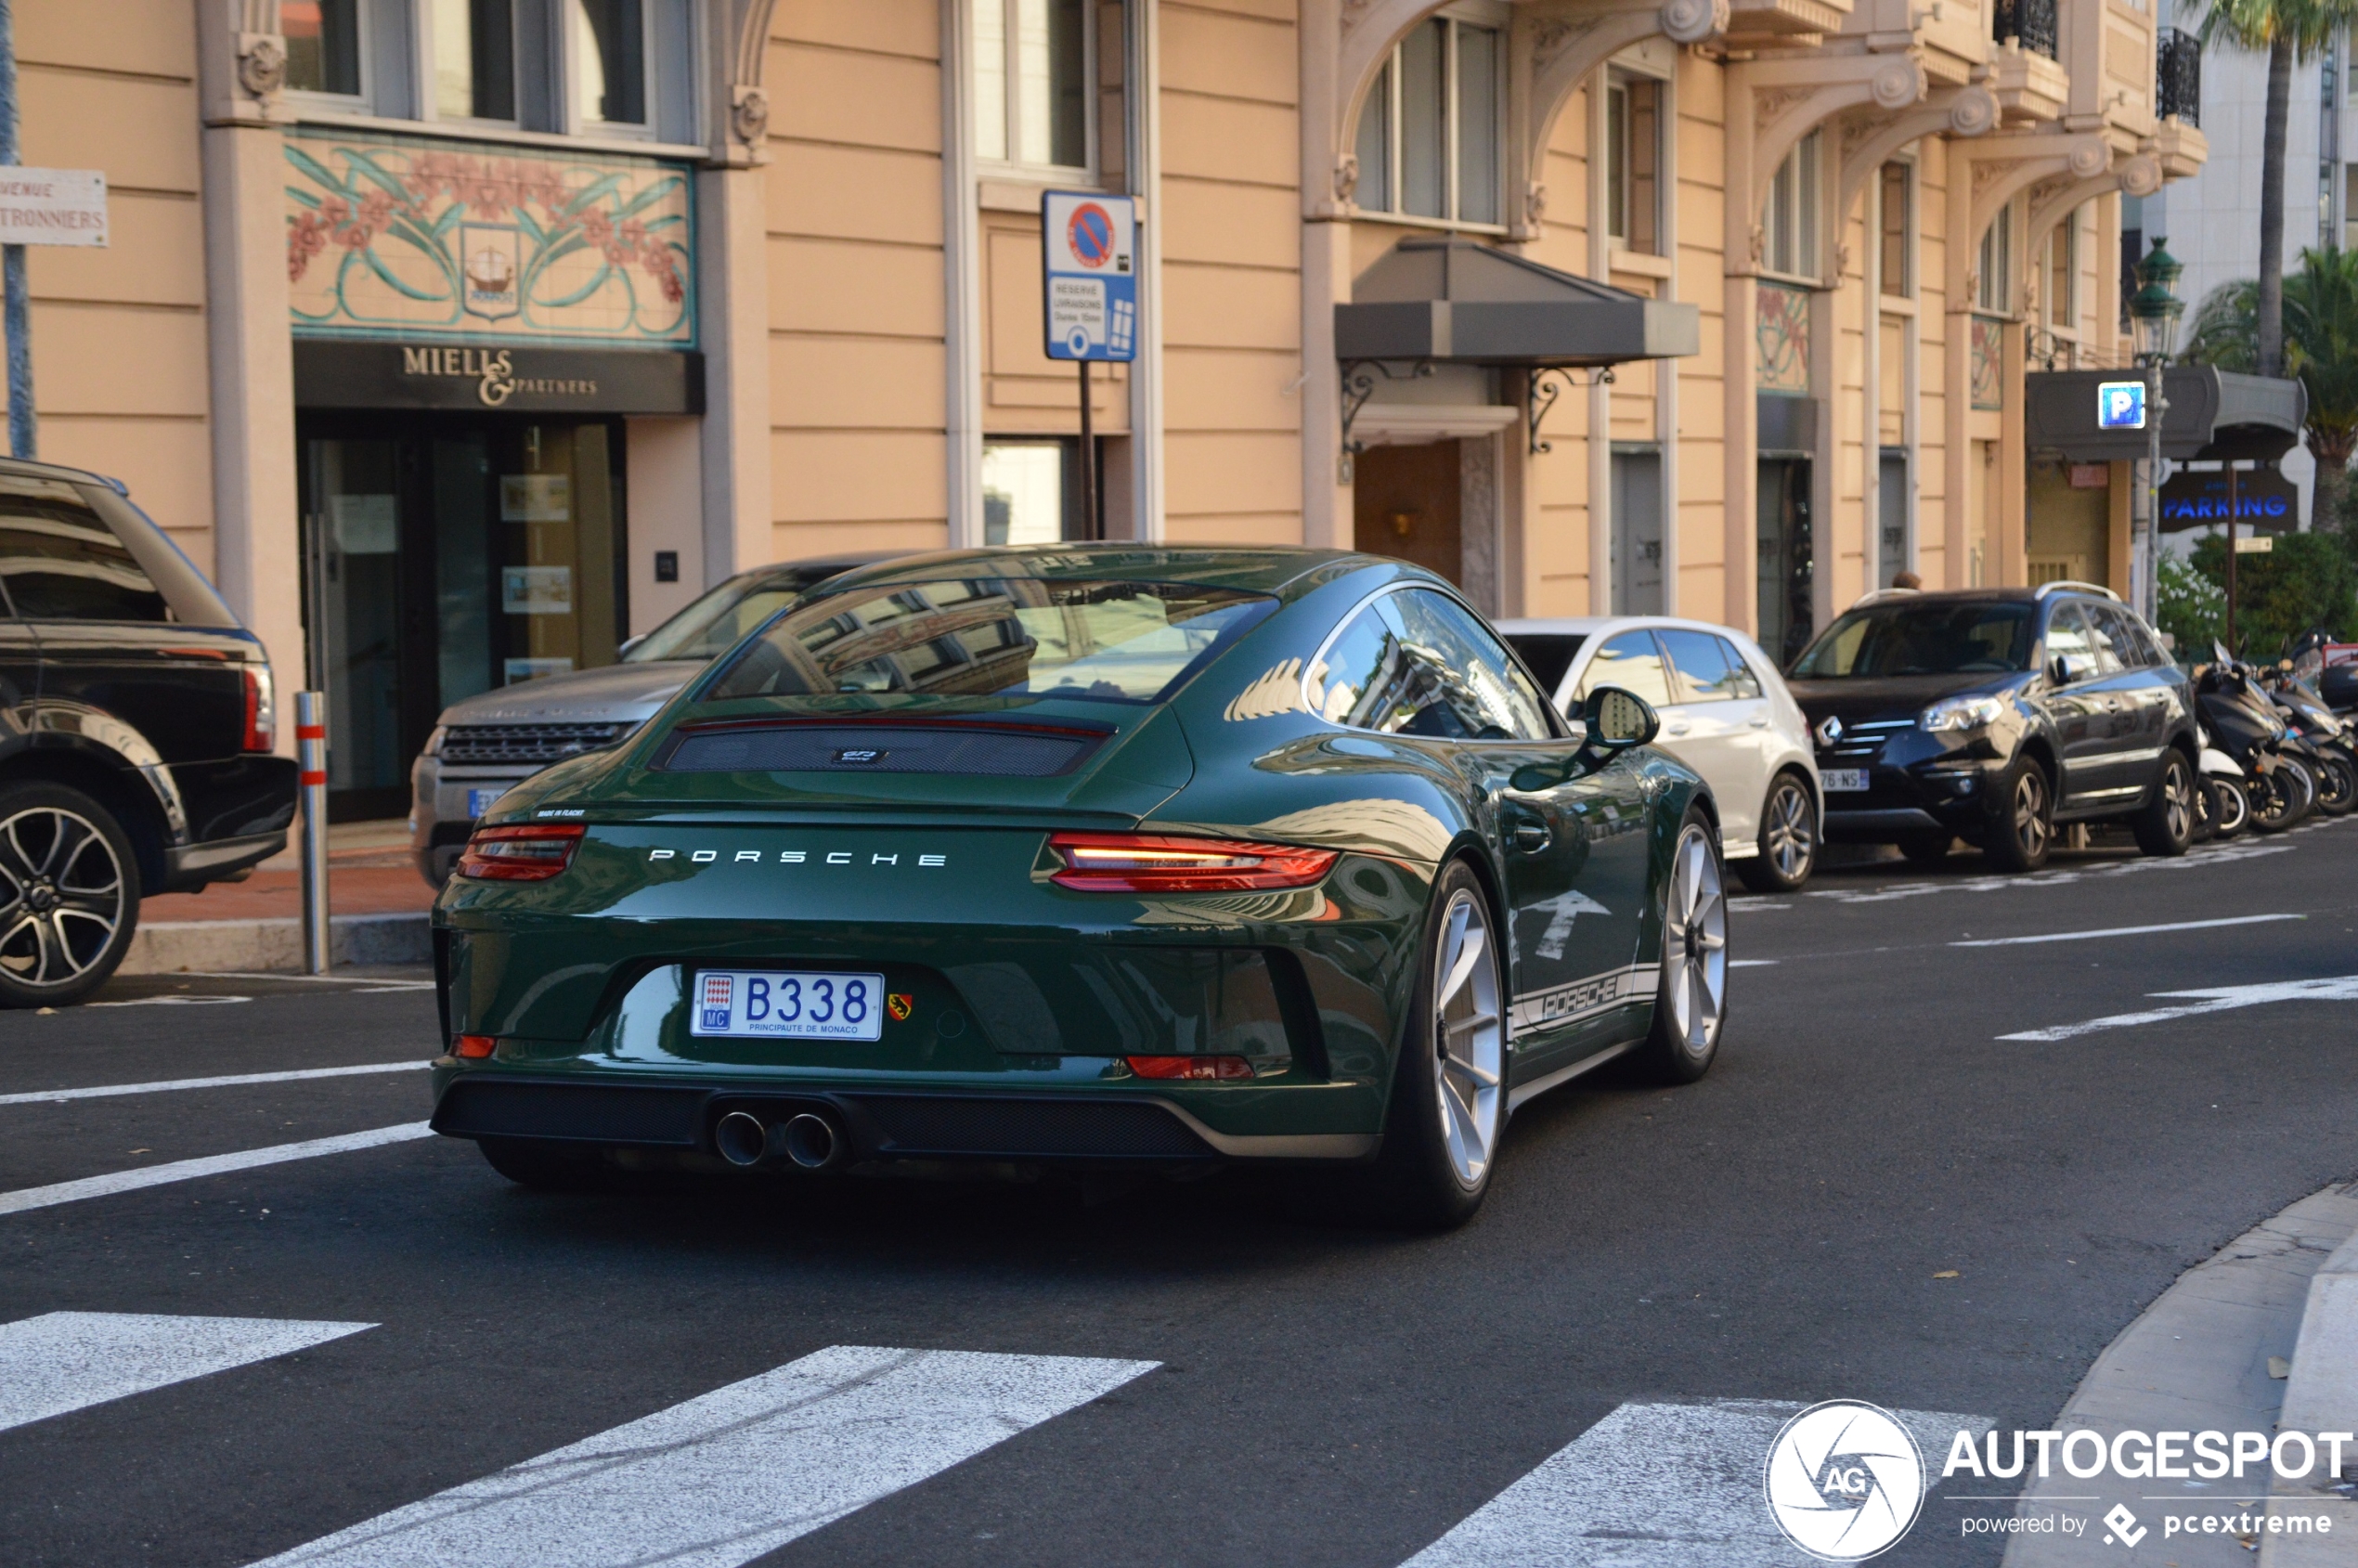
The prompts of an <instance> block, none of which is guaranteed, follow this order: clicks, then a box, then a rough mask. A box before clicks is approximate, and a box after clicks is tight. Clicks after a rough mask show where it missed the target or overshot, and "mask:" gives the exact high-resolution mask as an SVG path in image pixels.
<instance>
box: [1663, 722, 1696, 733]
mask: <svg viewBox="0 0 2358 1568" xmlns="http://www.w3.org/2000/svg"><path fill="white" fill-rule="evenodd" d="M1693 727H1694V726H1692V725H1691V724H1689V723H1688V722H1687V721H1686V720H1685V719H1680V720H1679V721H1678V723H1676V724H1673V725H1671V726H1670V727H1669V731H1668V732H1669V733H1670V734H1674V735H1683V734H1685V733H1686V732H1688V731H1689V730H1691V729H1692V728H1693Z"/></svg>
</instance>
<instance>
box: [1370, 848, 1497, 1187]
mask: <svg viewBox="0 0 2358 1568" xmlns="http://www.w3.org/2000/svg"><path fill="white" fill-rule="evenodd" d="M1498 930H1499V926H1498V922H1497V920H1496V916H1495V914H1493V911H1492V908H1491V904H1490V900H1489V897H1488V895H1487V894H1486V893H1485V892H1484V891H1483V886H1482V882H1481V879H1480V878H1478V877H1477V876H1475V875H1474V873H1473V869H1472V867H1471V866H1470V865H1468V864H1467V863H1466V862H1464V861H1463V860H1456V861H1452V862H1449V863H1448V864H1447V865H1446V866H1445V867H1444V868H1443V870H1442V873H1441V875H1440V876H1439V877H1438V878H1437V879H1436V880H1435V882H1434V884H1433V891H1432V903H1431V905H1430V906H1429V909H1428V912H1427V914H1426V918H1425V935H1424V941H1423V947H1422V950H1421V952H1419V958H1418V973H1417V989H1416V994H1415V997H1414V998H1413V999H1412V1000H1411V1002H1410V1003H1409V1010H1408V1017H1407V1021H1406V1024H1405V1025H1404V1026H1403V1027H1402V1029H1401V1037H1400V1053H1399V1056H1398V1059H1397V1061H1396V1062H1395V1064H1394V1066H1393V1075H1392V1104H1391V1107H1390V1108H1389V1110H1388V1111H1387V1112H1386V1114H1385V1118H1384V1137H1383V1147H1382V1148H1381V1149H1380V1151H1379V1153H1378V1154H1377V1157H1376V1172H1375V1176H1376V1182H1375V1185H1376V1192H1375V1194H1374V1196H1375V1197H1376V1199H1377V1205H1376V1212H1377V1213H1378V1214H1379V1215H1380V1217H1381V1218H1382V1219H1383V1220H1385V1221H1386V1222H1388V1223H1390V1224H1393V1225H1404V1226H1406V1227H1408V1228H1411V1229H1416V1230H1453V1229H1455V1228H1456V1227H1458V1225H1463V1224H1465V1223H1466V1222H1467V1221H1468V1220H1470V1219H1471V1218H1473V1216H1474V1213H1475V1212H1476V1211H1477V1210H1479V1209H1480V1208H1481V1207H1482V1200H1483V1197H1484V1195H1486V1194H1487V1193H1488V1192H1489V1190H1490V1177H1491V1173H1492V1172H1493V1171H1495V1170H1496V1168H1497V1155H1498V1144H1499V1140H1500V1138H1501V1136H1502V1135H1503V1134H1505V1132H1506V1130H1507V1085H1506V1055H1507V1053H1506V1043H1507V1005H1508V997H1507V987H1506V978H1505V975H1504V972H1503V971H1502V970H1501V969H1500V967H1499V962H1498V935H1497V933H1498ZM1485 1076H1486V1077H1487V1078H1488V1079H1489V1082H1487V1083H1485V1082H1483V1078H1484V1077H1485Z"/></svg>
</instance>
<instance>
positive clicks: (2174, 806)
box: [2161, 763, 2195, 843]
mask: <svg viewBox="0 0 2358 1568" xmlns="http://www.w3.org/2000/svg"><path fill="white" fill-rule="evenodd" d="M2161 796H2162V801H2163V807H2162V810H2163V814H2164V817H2165V819H2166V820H2167V822H2168V823H2169V826H2170V840H2171V841H2172V842H2173V843H2183V842H2184V841H2185V839H2186V838H2187V837H2188V836H2191V835H2192V834H2193V832H2194V829H2195V802H2194V791H2193V790H2192V789H2191V788H2190V787H2188V785H2187V784H2186V770H2185V767H2184V765H2183V764H2182V763H2171V764H2170V766H2169V767H2168V768H2166V769H2164V770H2163V771H2162V775H2161Z"/></svg>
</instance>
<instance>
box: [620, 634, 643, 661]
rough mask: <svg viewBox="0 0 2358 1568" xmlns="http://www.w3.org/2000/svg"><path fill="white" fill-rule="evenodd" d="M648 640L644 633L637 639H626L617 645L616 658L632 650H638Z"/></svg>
mask: <svg viewBox="0 0 2358 1568" xmlns="http://www.w3.org/2000/svg"><path fill="white" fill-rule="evenodd" d="M646 640H647V634H646V633H645V632H643V631H642V632H641V633H640V634H639V635H638V636H636V637H626V638H624V639H623V640H622V641H621V642H620V643H618V644H616V645H615V654H616V656H620V655H621V654H627V653H628V652H630V650H631V649H633V648H636V647H637V646H638V645H639V644H640V643H641V642H644V641H646Z"/></svg>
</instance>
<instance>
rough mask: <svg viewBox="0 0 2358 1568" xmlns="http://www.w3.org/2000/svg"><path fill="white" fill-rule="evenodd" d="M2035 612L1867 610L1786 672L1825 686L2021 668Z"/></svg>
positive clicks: (2019, 606) (2007, 606)
mask: <svg viewBox="0 0 2358 1568" xmlns="http://www.w3.org/2000/svg"><path fill="white" fill-rule="evenodd" d="M2034 608H2036V606H2034V605H2030V604H2026V603H2022V602H2020V601H2019V600H2015V601H2006V600H2000V601H1994V602H1992V601H1987V600H1983V601H1973V602H1969V603H1956V602H1954V601H1950V602H1948V603H1924V602H1922V601H1903V602H1900V603H1890V604H1871V605H1868V606H1867V607H1866V608H1864V609H1859V610H1853V611H1851V612H1850V614H1848V615H1846V616H1843V617H1842V619H1840V620H1838V621H1836V622H1834V624H1833V625H1832V626H1830V627H1828V628H1826V629H1825V632H1824V634H1823V635H1821V636H1820V638H1819V639H1818V641H1815V642H1812V643H1811V644H1810V645H1809V646H1808V647H1807V649H1805V650H1804V651H1803V653H1802V655H1801V657H1799V658H1797V659H1795V660H1794V665H1793V670H1792V673H1793V675H1794V677H1795V678H1796V679H1798V680H1839V679H1842V678H1845V677H1858V678H1860V679H1872V678H1875V677H1879V676H1891V675H1980V674H1989V675H1996V674H2001V673H2002V672H2004V671H2006V670H2010V669H2028V668H2029V667H2030V643H2031V623H2030V617H2031V611H2032V610H2033V609H2034Z"/></svg>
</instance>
